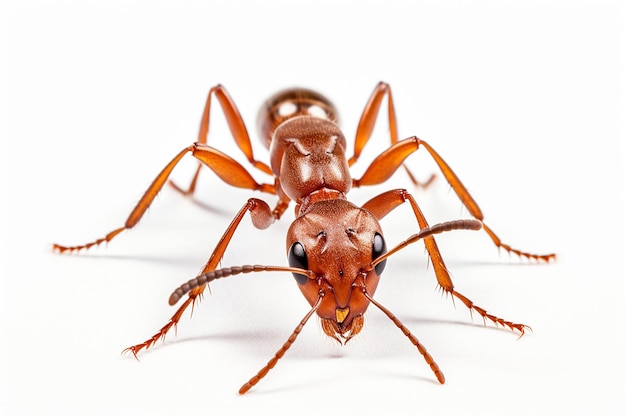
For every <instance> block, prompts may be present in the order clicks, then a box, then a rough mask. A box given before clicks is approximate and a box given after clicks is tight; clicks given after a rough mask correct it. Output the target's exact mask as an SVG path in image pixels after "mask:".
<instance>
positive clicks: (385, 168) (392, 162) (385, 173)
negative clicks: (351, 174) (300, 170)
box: [352, 136, 556, 262]
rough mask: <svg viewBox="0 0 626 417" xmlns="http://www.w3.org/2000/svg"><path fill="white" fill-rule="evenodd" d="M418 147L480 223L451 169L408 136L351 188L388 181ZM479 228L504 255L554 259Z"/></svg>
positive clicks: (473, 203)
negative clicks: (509, 242) (515, 245)
mask: <svg viewBox="0 0 626 417" xmlns="http://www.w3.org/2000/svg"><path fill="white" fill-rule="evenodd" d="M420 145H422V146H423V147H424V148H426V150H427V151H428V153H429V154H430V155H431V157H432V158H433V159H434V160H435V162H436V163H437V165H438V166H439V169H440V170H441V172H442V174H443V176H444V177H445V178H446V180H447V181H448V183H449V184H450V186H451V187H452V189H453V190H454V192H455V193H456V195H457V196H459V198H460V199H461V202H462V203H463V205H464V206H465V207H466V208H467V210H468V211H469V212H470V214H471V215H472V216H474V218H476V219H478V220H480V221H483V218H484V216H483V213H482V211H481V210H480V207H478V204H477V203H476V201H474V198H473V197H472V196H471V195H470V193H469V192H468V191H467V189H466V188H465V186H464V185H463V183H462V182H461V180H460V179H459V177H457V176H456V174H455V173H454V171H452V168H450V166H449V165H448V164H447V163H446V162H445V161H444V160H443V158H441V156H439V154H438V153H437V152H435V150H434V149H433V148H432V147H431V146H430V145H429V144H428V143H426V142H424V141H423V140H421V139H419V138H417V137H415V136H412V137H410V138H408V139H404V140H401V141H399V142H396V143H395V144H393V145H391V147H389V148H388V149H387V150H385V151H383V152H382V153H381V154H380V155H378V156H377V157H376V159H374V161H372V163H371V164H370V166H369V167H368V168H367V169H366V171H365V173H364V174H363V176H362V177H361V178H360V179H353V180H352V185H353V186H354V187H359V186H362V185H376V184H381V183H383V182H385V181H387V179H389V178H390V177H391V175H392V174H393V173H394V172H395V171H396V170H397V169H398V168H399V167H400V165H401V164H402V163H403V162H404V160H405V159H406V158H407V157H408V156H409V155H411V154H412V153H413V152H415V151H417V149H418V148H419V146H420ZM483 228H484V229H485V232H487V234H488V235H489V237H490V238H491V240H492V241H493V243H494V244H495V245H496V246H497V247H498V248H503V249H504V250H506V251H507V252H513V253H515V254H516V255H518V256H523V257H526V258H529V259H530V258H532V259H535V260H537V261H545V262H549V261H550V260H551V259H555V258H556V255H555V254H554V253H550V254H545V255H538V254H534V253H529V252H524V251H521V250H519V249H515V248H512V247H511V246H509V245H508V244H505V243H502V241H501V240H500V238H499V237H498V236H496V234H495V233H494V232H493V231H492V230H491V229H490V228H489V227H487V225H485V224H484V223H483Z"/></svg>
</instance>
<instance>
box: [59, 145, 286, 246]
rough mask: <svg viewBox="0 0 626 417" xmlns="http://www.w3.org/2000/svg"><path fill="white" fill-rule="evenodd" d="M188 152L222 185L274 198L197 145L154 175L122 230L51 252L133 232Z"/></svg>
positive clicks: (269, 189)
mask: <svg viewBox="0 0 626 417" xmlns="http://www.w3.org/2000/svg"><path fill="white" fill-rule="evenodd" d="M187 152H191V153H192V154H193V156H194V157H196V159H198V160H199V161H200V162H202V163H204V164H205V165H207V166H208V167H209V168H211V170H213V172H215V173H216V174H217V176H218V177H220V178H221V179H222V180H224V182H226V183H227V184H230V185H232V186H234V187H238V188H247V189H251V190H257V191H262V192H266V193H270V194H276V190H275V188H274V185H273V184H258V183H257V182H256V181H255V180H254V178H253V177H252V176H251V175H250V173H248V171H246V169H245V168H244V167H243V166H241V164H239V163H238V162H237V161H235V160H234V159H232V158H231V157H229V156H228V155H226V154H224V153H222V152H220V151H218V150H216V149H213V148H211V147H210V146H207V145H203V144H200V143H196V144H194V145H192V146H189V147H187V148H185V149H183V150H182V151H181V152H180V153H179V154H178V155H176V157H174V159H172V160H171V161H170V163H169V164H167V165H166V166H165V168H163V170H162V171H161V172H160V173H159V175H157V177H156V178H155V179H154V181H153V182H152V184H150V187H148V189H147V190H146V192H145V193H144V195H143V196H142V197H141V200H139V203H137V205H136V206H135V208H134V209H133V211H132V212H131V213H130V216H128V219H127V220H126V223H125V224H124V226H123V227H120V228H117V229H115V230H113V231H112V232H109V233H108V234H107V235H106V236H105V237H103V238H101V239H97V240H95V241H93V242H89V243H86V244H83V245H79V246H62V245H58V244H56V243H55V244H54V245H53V250H55V251H58V252H61V253H63V252H66V251H68V252H74V251H79V250H81V249H89V248H91V247H92V246H97V245H100V244H101V243H103V242H109V241H111V239H113V238H114V237H115V236H117V235H118V234H119V233H121V232H123V231H124V230H127V229H131V228H133V227H134V226H135V225H136V224H137V223H138V222H139V220H140V219H141V217H142V216H143V215H144V213H145V212H146V210H147V209H148V207H150V204H152V202H153V201H154V198H155V197H156V195H157V194H158V193H159V191H160V190H161V188H163V184H164V183H165V181H167V179H168V177H169V176H170V174H171V172H172V170H173V169H174V167H175V166H176V164H178V162H180V160H181V159H182V158H183V156H185V154H186V153H187Z"/></svg>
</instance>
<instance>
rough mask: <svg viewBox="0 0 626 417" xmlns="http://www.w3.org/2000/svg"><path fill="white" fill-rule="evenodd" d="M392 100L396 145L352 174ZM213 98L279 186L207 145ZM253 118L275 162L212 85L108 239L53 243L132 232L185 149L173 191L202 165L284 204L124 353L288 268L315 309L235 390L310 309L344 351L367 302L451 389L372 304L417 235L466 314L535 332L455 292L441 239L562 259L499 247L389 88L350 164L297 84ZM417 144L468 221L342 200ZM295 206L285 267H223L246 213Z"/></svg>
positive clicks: (379, 94) (366, 122)
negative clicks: (209, 298)
mask: <svg viewBox="0 0 626 417" xmlns="http://www.w3.org/2000/svg"><path fill="white" fill-rule="evenodd" d="M385 97H386V98H387V107H388V109H387V113H388V116H387V117H388V121H389V132H390V139H391V146H390V147H389V148H388V149H386V150H385V151H383V152H382V153H380V154H379V155H378V156H377V157H376V158H375V159H374V160H373V161H372V162H371V163H370V165H369V167H368V168H367V169H366V170H365V172H364V173H363V175H362V176H361V177H360V178H352V177H351V175H350V171H349V168H350V167H351V166H352V165H353V164H354V163H355V162H356V161H357V160H358V158H359V156H360V154H361V151H362V150H363V148H364V147H365V145H366V144H367V143H368V141H369V139H370V136H371V134H372V131H373V128H374V124H375V122H376V120H377V118H378V113H379V110H380V108H381V103H382V101H383V99H384V98H385ZM213 99H217V101H218V103H219V104H220V106H221V109H222V111H223V113H224V115H225V117H226V121H227V123H228V126H229V129H230V132H231V134H232V136H233V138H234V140H235V142H236V144H237V146H238V147H239V148H240V149H241V151H242V152H243V153H244V155H245V157H246V158H247V160H248V161H249V163H250V164H251V165H252V166H253V167H254V168H256V169H258V170H260V171H262V172H263V173H265V174H269V175H271V176H273V179H274V181H273V183H258V182H257V181H256V180H255V179H254V178H253V177H252V175H251V174H250V173H249V172H248V170H247V169H246V168H245V167H244V166H242V165H241V164H240V163H239V162H237V161H235V160H234V159H232V158H231V157H230V156H228V155H226V154H224V153H222V152H220V151H219V150H217V149H215V148H213V147H211V146H209V145H208V144H207V137H208V133H209V119H210V112H211V105H212V103H213ZM258 122H259V123H258V126H259V132H260V136H261V138H262V139H263V140H264V144H265V146H266V147H267V148H268V149H269V156H270V164H269V165H267V164H265V163H264V162H261V161H257V160H256V159H255V157H254V155H253V151H252V145H251V142H250V137H249V135H248V131H247V129H246V126H245V123H244V121H243V118H242V117H241V114H240V113H239V111H238V110H237V107H236V105H235V103H234V101H233V100H232V99H231V97H230V95H229V94H228V92H227V91H226V89H225V88H224V87H223V86H221V85H217V86H215V87H213V88H211V89H210V91H209V94H208V97H207V101H206V105H205V108H204V113H203V115H202V121H201V123H200V132H199V135H198V141H197V142H196V143H194V144H193V145H191V146H189V147H186V148H185V149H183V150H182V151H180V152H179V153H178V154H177V155H176V156H175V157H174V159H172V160H171V162H170V163H168V164H167V165H166V166H165V168H163V170H162V171H161V172H160V173H159V174H158V175H157V177H156V178H155V179H154V181H153V182H152V184H151V185H150V187H149V188H148V189H147V190H146V192H145V193H144V195H143V197H142V198H141V200H139V203H137V205H136V207H135V208H134V209H133V211H132V212H131V214H130V216H129V217H128V219H127V220H126V223H125V225H124V226H123V227H120V228H118V229H115V230H113V231H112V232H110V233H108V234H107V235H106V236H105V237H104V238H102V239H98V240H96V241H93V242H90V243H87V244H84V245H80V246H61V245H57V244H55V245H54V250H56V251H58V252H75V251H79V250H81V249H89V248H90V247H92V246H94V245H99V244H101V243H103V242H109V241H110V240H112V239H113V238H114V237H116V236H117V235H118V234H119V233H121V232H122V231H124V230H126V229H131V228H132V227H134V226H135V225H136V224H137V222H138V221H139V220H140V219H141V217H142V216H143V215H144V213H145V212H146V210H147V209H148V207H149V206H150V204H151V203H152V202H153V200H154V198H155V196H156V195H157V194H158V193H159V191H160V190H161V188H162V187H163V185H164V184H165V183H166V182H168V177H169V176H170V173H171V172H172V170H173V169H174V168H175V167H176V165H177V164H178V162H179V161H180V160H181V159H182V158H183V157H184V156H185V155H187V154H188V153H191V154H192V155H193V156H194V157H195V158H196V159H198V161H199V163H198V167H197V169H196V171H195V174H194V176H193V179H192V180H191V183H190V185H189V187H188V188H187V189H182V188H180V187H178V186H177V185H176V184H174V183H173V182H171V181H170V184H171V185H172V186H173V187H174V188H175V189H176V190H178V191H179V192H181V193H182V194H184V195H187V196H192V195H193V194H194V192H195V187H196V183H197V180H198V175H199V173H200V170H201V168H202V166H203V165H205V166H207V167H208V168H210V169H211V170H212V171H213V172H214V173H215V174H216V175H217V176H218V177H219V178H221V179H222V180H223V181H224V182H226V183H227V184H229V185H231V186H234V187H238V188H244V189H249V190H254V191H261V192H264V193H268V194H273V195H276V196H277V198H278V201H277V203H276V205H275V207H274V208H273V209H271V208H270V206H269V205H268V204H267V203H266V202H265V201H263V200H261V199H258V198H250V199H248V201H247V202H246V203H245V204H244V205H243V207H242V208H241V209H240V210H239V212H237V214H236V215H235V217H234V219H233V220H232V222H231V223H230V225H229V226H228V228H227V229H226V231H225V233H224V235H223V236H222V237H221V239H220V240H219V242H218V243H217V246H216V247H215V249H214V251H213V253H212V254H211V256H210V258H209V260H208V261H207V263H206V264H205V266H204V268H203V269H202V272H201V273H200V275H198V276H197V277H195V278H193V279H191V280H189V281H188V282H186V283H184V284H183V285H181V286H180V287H179V288H177V289H176V290H175V291H174V292H173V293H172V295H171V296H170V299H169V304H170V305H174V304H176V303H177V302H178V301H179V300H180V299H181V298H182V297H183V296H185V295H187V299H186V300H185V301H184V303H183V304H182V305H181V306H180V307H179V308H178V310H177V311H176V313H174V315H173V316H172V317H171V318H170V320H169V321H168V322H167V324H165V325H164V326H163V327H162V328H161V329H160V330H159V331H158V332H157V333H156V334H155V335H154V336H152V337H151V338H149V339H148V340H146V341H145V342H143V343H139V344H137V345H134V346H131V347H129V348H127V349H125V350H124V352H131V353H132V354H133V355H134V356H135V357H137V353H138V352H139V351H141V350H142V349H148V348H150V347H151V346H152V345H153V344H154V343H156V342H157V341H158V340H159V339H164V338H165V336H166V334H167V332H168V331H169V330H170V329H171V328H172V327H175V326H177V324H178V322H179V320H180V318H181V316H182V314H183V312H184V311H185V310H186V309H187V308H188V307H189V305H193V304H194V303H195V302H196V300H197V299H198V297H199V296H200V295H201V294H202V293H203V291H204V290H205V288H206V286H207V285H208V283H210V282H211V281H213V280H215V279H219V278H224V277H228V276H231V275H236V274H240V273H252V272H267V271H283V272H291V273H292V274H293V277H294V278H295V281H296V283H297V285H298V288H299V289H300V290H301V291H302V294H303V295H304V297H305V298H306V299H307V301H308V302H309V304H310V305H311V309H310V311H309V312H308V313H307V314H306V315H305V316H304V317H303V318H302V320H301V321H300V323H299V324H298V326H297V327H296V328H295V330H294V331H293V332H292V333H291V335H290V336H289V338H288V339H287V341H286V342H285V343H284V344H283V346H282V347H281V348H280V349H279V350H278V351H277V352H276V354H275V355H274V356H273V357H272V359H271V360H270V361H269V362H268V363H267V364H266V365H265V366H264V367H263V368H261V370H260V371H259V372H258V373H257V374H256V375H255V376H254V377H252V378H251V379H250V380H249V381H248V382H247V383H245V384H244V385H243V386H242V387H241V388H240V390H239V393H240V394H244V393H246V392H247V391H248V390H249V389H250V388H252V387H253V386H254V385H255V384H257V383H258V382H259V380H260V379H261V378H263V377H264V376H265V375H266V374H267V373H268V372H269V371H270V370H271V369H272V368H273V367H274V366H275V365H276V363H277V362H278V360H279V359H280V358H281V357H282V356H283V355H284V354H285V352H286V351H287V350H288V349H289V348H290V347H291V345H292V344H293V343H294V342H295V340H296V338H297V337H298V335H299V334H300V332H301V330H302V328H303V327H304V325H305V324H306V323H307V321H308V320H309V319H310V318H311V316H312V315H313V314H314V313H315V314H317V315H318V316H319V317H320V319H321V323H322V329H323V331H324V333H325V334H326V335H328V336H329V337H331V338H333V339H335V340H336V341H338V342H339V343H340V344H345V343H347V342H348V341H349V340H350V339H351V338H353V337H354V336H355V335H357V334H358V333H359V332H360V331H361V329H362V328H363V322H364V320H363V315H364V313H365V311H366V310H367V308H368V306H369V305H370V303H371V304H373V305H374V306H376V307H377V308H379V309H380V310H381V311H382V312H383V313H384V314H385V315H386V316H387V317H388V318H389V319H391V321H393V323H394V324H395V325H396V326H397V327H398V328H399V329H400V330H401V331H402V332H403V333H404V334H405V335H406V336H407V337H408V338H409V340H410V341H411V343H412V344H413V345H414V346H415V347H416V348H417V349H418V351H419V352H420V354H421V355H422V356H423V357H424V359H425V361H426V363H427V364H428V365H429V366H430V368H431V370H432V371H433V373H434V374H435V376H436V378H437V380H438V381H439V382H440V383H441V384H443V383H444V382H445V378H444V376H443V373H442V372H441V370H440V369H439V367H438V366H437V364H436V363H435V361H434V360H433V358H432V356H431V355H430V354H429V353H428V352H427V351H426V349H425V348H424V346H423V345H422V344H421V343H420V342H419V341H418V339H417V338H416V337H415V336H414V335H413V334H412V333H411V332H410V331H409V329H407V328H406V327H405V326H404V324H402V322H401V321H400V320H399V319H398V318H397V317H396V316H394V315H393V313H392V312H391V311H389V310H388V309H387V308H385V307H384V306H383V305H381V304H380V303H378V301H376V300H375V299H374V298H373V296H374V293H375V291H376V287H377V285H378V282H379V279H380V276H381V274H382V272H383V270H384V269H385V264H386V262H387V258H389V257H390V256H391V255H393V254H395V253H396V252H398V251H400V250H401V249H403V248H405V247H406V246H408V245H411V244H413V243H415V242H417V241H419V240H423V241H424V244H425V246H426V250H427V252H428V255H429V258H430V260H431V262H432V265H433V269H434V272H435V275H436V278H437V282H438V284H439V286H440V287H441V288H442V289H443V291H445V292H446V293H447V294H450V295H451V296H453V297H454V298H456V299H458V300H460V301H461V302H462V303H463V304H464V305H465V306H466V307H467V308H468V309H469V310H470V312H471V311H475V312H476V313H478V314H479V315H480V316H481V317H482V318H483V320H485V321H486V320H489V321H491V322H493V323H494V324H495V325H496V326H498V325H500V326H503V327H507V328H509V329H510V330H512V331H518V332H519V333H520V337H521V335H523V334H524V331H525V329H526V328H528V326H526V325H524V324H519V323H514V322H511V321H507V320H504V319H501V318H499V317H497V316H494V315H492V314H490V313H488V312H487V311H486V310H485V309H483V308H481V307H479V306H477V305H475V304H474V303H473V302H472V301H471V300H470V299H469V298H467V297H465V296H464V295H462V294H461V293H459V292H457V291H456V290H455V289H454V285H453V283H452V280H451V278H450V275H449V273H448V270H447V268H446V266H445V264H444V261H443V258H442V256H441V253H440V251H439V249H438V247H437V243H436V242H435V238H434V235H435V234H438V233H442V232H448V231H451V230H462V229H465V230H479V229H481V228H482V229H483V230H484V231H485V232H486V233H487V234H488V235H489V237H490V238H491V240H492V241H493V243H494V244H495V245H496V246H497V247H499V248H503V249H505V250H506V251H508V252H512V253H515V254H517V255H519V256H523V257H526V258H529V259H534V260H537V261H546V262H548V261H550V260H551V259H555V258H556V255H555V254H547V255H537V254H533V253H528V252H524V251H521V250H518V249H514V248H512V247H511V246H509V245H506V244H504V243H502V242H501V241H500V239H499V238H498V236H496V234H495V233H494V232H493V231H492V230H491V229H490V228H489V227H487V225H485V224H484V223H483V222H482V220H483V214H482V211H481V210H480V208H479V207H478V204H476V202H475V201H474V199H473V198H472V196H471V195H470V194H469V192H468V191H467V189H466V188H465V186H464V185H463V184H462V183H461V181H460V180H459V178H458V177H457V176H456V174H455V173H454V172H453V171H452V169H451V168H450V166H449V165H448V164H447V163H446V162H445V161H444V160H443V158H441V156H439V154H438V153H437V152H436V151H435V150H434V149H433V148H432V147H431V146H430V145H429V144H428V143H427V142H425V141H423V140H421V139H419V138H417V137H415V136H412V137H409V138H407V139H404V140H399V139H398V133H397V127H396V117H395V110H394V104H393V99H392V94H391V88H390V86H389V85H388V84H386V83H383V82H380V83H379V84H378V85H377V86H376V88H375V89H374V91H373V93H372V95H371V96H370V98H369V101H368V102H367V104H366V105H365V109H364V110H363V113H362V115H361V118H360V121H359V124H358V127H357V131H356V138H355V141H354V151H353V155H352V157H350V158H347V157H346V150H347V144H346V139H345V137H344V135H343V133H342V132H341V130H340V129H339V127H338V114H337V110H336V108H335V106H334V105H333V104H332V103H331V102H330V101H329V100H328V99H327V98H326V97H325V96H323V95H321V94H319V93H317V92H315V91H312V90H308V89H302V88H292V89H287V90H284V91H281V92H279V93H277V94H275V95H274V96H272V97H270V98H269V99H268V100H267V101H266V102H265V103H264V105H263V106H262V108H261V111H260V113H259V117H258ZM420 148H424V149H426V151H427V152H428V153H429V154H430V156H431V157H432V158H433V159H434V161H435V163H436V164H437V165H438V167H439V169H440V171H441V173H442V174H443V176H444V177H445V179H446V180H447V182H448V183H449V184H450V186H451V187H452V189H453V190H454V192H455V193H456V194H457V195H458V197H459V198H460V199H461V202H462V203H463V205H464V206H465V207H466V208H467V210H468V211H469V213H470V214H471V215H472V217H473V219H466V220H454V221H448V222H444V223H439V224H436V225H433V226H429V225H428V223H427V221H426V218H425V217H424V215H423V213H422V211H421V209H420V207H419V206H418V204H417V201H416V200H415V198H414V197H413V196H412V195H411V194H410V193H409V192H408V191H407V190H405V189H395V190H390V191H387V192H384V193H382V194H380V195H378V196H376V197H374V198H372V199H371V200H369V201H368V202H366V203H365V204H363V205H362V206H361V207H359V206H357V205H355V204H353V203H351V202H350V201H348V199H347V197H346V194H347V193H348V191H350V189H351V188H353V187H354V188H356V187H361V186H368V185H376V184H381V183H384V182H385V181H386V180H387V179H389V178H390V177H391V176H392V175H393V174H394V173H395V172H396V170H397V169H398V168H399V167H400V166H401V165H402V166H404V160H405V159H406V158H407V157H408V156H409V155H411V154H412V153H414V152H416V151H417V150H418V149H420ZM405 169H406V171H407V172H408V173H409V176H410V178H411V180H412V181H413V183H414V184H415V185H420V184H419V183H418V182H417V181H416V180H415V179H414V177H413V176H412V175H411V173H410V171H409V170H408V169H407V168H406V167H405ZM431 180H432V178H431ZM428 182H430V180H429V181H428ZM422 185H424V184H422ZM426 185H427V183H426ZM291 201H294V202H295V203H296V207H295V217H296V218H295V220H294V221H293V223H292V224H291V226H290V228H289V230H288V232H287V257H288V262H289V266H288V267H287V266H265V265H254V266H251V265H244V266H237V267H231V268H218V266H219V263H220V260H221V259H222V256H223V255H224V252H225V250H226V248H227V247H228V245H229V243H230V240H231V238H232V237H233V234H234V233H235V230H236V229H237V227H238V225H239V223H240V222H241V220H242V219H243V217H245V215H246V213H249V214H250V217H251V219H252V223H253V224H254V226H255V227H257V228H258V229H265V228H267V227H269V226H270V225H271V224H272V223H274V221H276V220H278V219H280V218H281V216H282V215H283V213H284V212H285V210H286V209H287V207H288V206H289V203H290V202H291ZM405 202H408V203H409V204H410V206H411V208H412V210H413V214H414V215H415V218H416V220H417V223H418V225H419V228H420V230H419V231H418V232H417V233H415V234H413V235H411V236H410V237H408V239H407V240H405V241H403V242H401V243H399V244H397V245H396V246H395V247H393V248H391V249H390V250H387V245H386V243H385V239H384V238H383V232H382V229H381V227H380V224H379V221H380V220H381V219H382V218H383V217H385V216H386V215H387V214H388V213H390V212H391V211H392V210H394V209H395V208H396V207H398V206H399V205H401V204H402V203H405Z"/></svg>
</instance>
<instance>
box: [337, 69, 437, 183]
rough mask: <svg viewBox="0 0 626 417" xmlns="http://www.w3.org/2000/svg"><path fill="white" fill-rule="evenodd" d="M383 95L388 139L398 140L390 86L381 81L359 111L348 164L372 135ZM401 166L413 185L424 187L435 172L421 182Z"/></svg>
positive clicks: (353, 160)
mask: <svg viewBox="0 0 626 417" xmlns="http://www.w3.org/2000/svg"><path fill="white" fill-rule="evenodd" d="M385 95H386V96H387V117H388V120H389V139H390V140H391V144H392V145H393V144H394V143H397V142H398V127H397V121H396V111H395V106H394V104H393V97H392V95H391V87H390V86H389V84H387V83H385V82H382V81H381V82H379V83H378V84H377V85H376V87H375V88H374V91H373V92H372V95H371V96H370V98H369V100H368V102H367V104H366V105H365V109H363V113H361V119H360V120H359V125H358V127H357V130H356V135H355V139H354V155H353V156H352V157H351V158H350V159H349V160H348V165H349V166H352V165H353V164H354V163H356V161H357V160H358V159H359V156H360V155H361V152H362V151H363V148H364V147H365V145H366V144H367V142H369V140H370V137H371V136H372V131H373V130H374V125H375V124H376V120H377V119H378V112H379V110H380V106H381V104H382V100H383V98H384V97H385ZM402 166H403V168H404V170H405V171H406V173H407V174H408V176H409V178H410V180H411V182H412V183H413V185H415V186H418V187H423V188H426V187H428V186H429V185H430V184H431V183H432V182H433V180H434V179H435V174H432V175H431V176H430V178H429V179H428V180H426V181H425V182H423V183H421V182H419V181H418V180H417V179H416V178H415V176H414V175H413V173H412V172H411V171H410V170H409V168H408V167H407V166H406V165H405V164H403V165H402Z"/></svg>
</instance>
